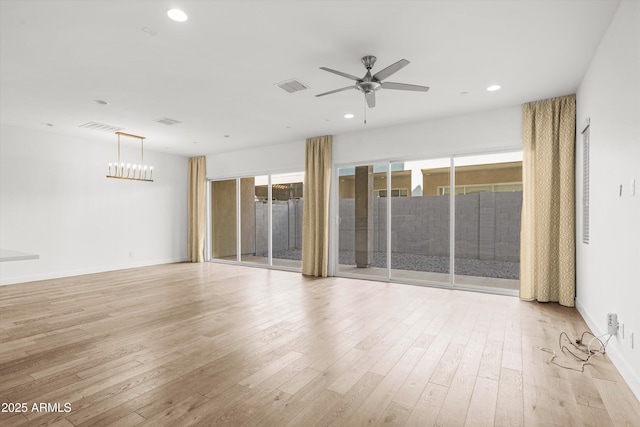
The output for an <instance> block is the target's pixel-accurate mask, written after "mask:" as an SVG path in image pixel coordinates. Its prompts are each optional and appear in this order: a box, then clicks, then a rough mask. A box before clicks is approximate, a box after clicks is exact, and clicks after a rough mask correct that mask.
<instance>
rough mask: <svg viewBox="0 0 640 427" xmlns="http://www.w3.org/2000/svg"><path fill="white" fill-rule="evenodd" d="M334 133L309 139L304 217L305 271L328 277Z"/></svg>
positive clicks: (309, 274) (303, 261)
mask: <svg viewBox="0 0 640 427" xmlns="http://www.w3.org/2000/svg"><path fill="white" fill-rule="evenodd" d="M331 142H332V137H331V135H327V136H320V137H317V138H309V139H307V148H306V160H305V171H304V207H303V211H302V214H303V219H302V274H305V275H308V276H320V277H326V276H327V268H328V264H329V186H330V184H331Z"/></svg>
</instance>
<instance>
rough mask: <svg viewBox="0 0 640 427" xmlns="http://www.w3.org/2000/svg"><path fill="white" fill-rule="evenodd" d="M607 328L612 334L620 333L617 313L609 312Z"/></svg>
mask: <svg viewBox="0 0 640 427" xmlns="http://www.w3.org/2000/svg"><path fill="white" fill-rule="evenodd" d="M607 330H608V332H609V334H611V335H616V334H617V333H618V315H617V314H616V313H607Z"/></svg>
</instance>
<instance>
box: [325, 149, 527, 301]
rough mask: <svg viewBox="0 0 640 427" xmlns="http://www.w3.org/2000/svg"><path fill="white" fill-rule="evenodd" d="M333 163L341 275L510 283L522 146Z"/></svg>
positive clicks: (515, 270)
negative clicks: (375, 161)
mask: <svg viewBox="0 0 640 427" xmlns="http://www.w3.org/2000/svg"><path fill="white" fill-rule="evenodd" d="M337 172H338V180H339V182H338V214H339V221H338V223H339V225H338V245H337V249H338V256H337V260H338V262H337V268H336V271H337V273H338V274H339V275H346V276H355V277H361V276H365V277H370V278H378V279H383V280H393V281H400V282H407V283H424V284H430V285H435V286H445V287H454V286H455V287H461V288H472V289H478V290H489V291H493V292H504V293H514V292H517V289H518V288H519V279H518V276H519V253H520V211H521V207H522V153H521V152H517V153H506V154H490V155H477V156H465V157H455V158H453V157H445V158H440V159H428V160H412V161H404V162H401V161H394V162H389V163H382V164H372V165H363V166H352V167H349V166H345V167H340V168H338V170H337ZM452 189H453V190H452ZM389 261H390V264H389Z"/></svg>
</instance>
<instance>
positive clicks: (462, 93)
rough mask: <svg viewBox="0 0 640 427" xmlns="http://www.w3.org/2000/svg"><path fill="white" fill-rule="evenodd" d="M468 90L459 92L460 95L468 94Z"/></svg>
mask: <svg viewBox="0 0 640 427" xmlns="http://www.w3.org/2000/svg"><path fill="white" fill-rule="evenodd" d="M468 94H469V92H460V95H468Z"/></svg>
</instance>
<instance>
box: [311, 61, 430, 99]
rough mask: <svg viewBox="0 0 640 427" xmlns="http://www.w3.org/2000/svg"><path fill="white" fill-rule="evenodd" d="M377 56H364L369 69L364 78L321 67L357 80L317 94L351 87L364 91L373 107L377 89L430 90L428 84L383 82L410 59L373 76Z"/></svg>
mask: <svg viewBox="0 0 640 427" xmlns="http://www.w3.org/2000/svg"><path fill="white" fill-rule="evenodd" d="M376 59H377V58H376V57H375V56H372V55H367V56H363V57H362V63H363V64H364V66H365V67H366V69H367V74H365V75H364V77H362V78H358V77H356V76H352V75H351V74H347V73H343V72H342V71H336V70H332V69H331V68H327V67H320V69H321V70H325V71H328V72H330V73H334V74H337V75H339V76H342V77H346V78H348V79H351V80H355V82H356V83H355V85H353V86H347V87H343V88H341V89H336V90H332V91H329V92H325V93H321V94H319V95H316V96H325V95H330V94H332V93H336V92H342V91H344V90H349V89H357V90H359V91H360V92H362V93H364V97H365V99H366V100H367V105H368V106H369V108H373V107H375V106H376V91H377V90H380V89H394V90H411V91H417V92H426V91H428V90H429V88H428V87H427V86H418V85H410V84H407V83H394V82H383V81H382V80H384V79H386V78H387V77H389V76H390V75H392V74H393V73H395V72H397V71H398V70H400V69H401V68H403V67H405V66H406V65H409V61H407V60H406V59H401V60H400V61H398V62H396V63H394V64H391V65H389V66H388V67H387V68H383V69H382V70H380V71H378V72H377V73H375V74H374V75H373V76H372V75H371V69H372V68H373V64H375V63H376Z"/></svg>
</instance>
